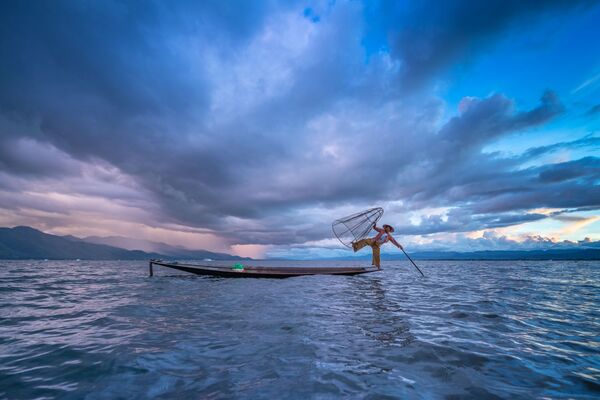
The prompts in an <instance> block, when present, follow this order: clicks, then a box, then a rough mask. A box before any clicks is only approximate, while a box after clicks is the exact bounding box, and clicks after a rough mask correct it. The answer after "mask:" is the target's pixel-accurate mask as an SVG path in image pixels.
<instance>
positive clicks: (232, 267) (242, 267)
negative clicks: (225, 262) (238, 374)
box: [231, 263, 244, 271]
mask: <svg viewBox="0 0 600 400" xmlns="http://www.w3.org/2000/svg"><path fill="white" fill-rule="evenodd" d="M231 269H234V270H236V271H243V270H244V266H243V265H242V264H239V263H236V264H233V265H232V266H231Z"/></svg>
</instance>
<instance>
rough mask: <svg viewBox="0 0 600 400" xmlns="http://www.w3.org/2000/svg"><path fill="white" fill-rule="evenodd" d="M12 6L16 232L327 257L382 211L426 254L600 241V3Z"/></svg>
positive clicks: (7, 143) (2, 177) (0, 175)
mask: <svg viewBox="0 0 600 400" xmlns="http://www.w3.org/2000/svg"><path fill="white" fill-rule="evenodd" d="M0 8H1V10H0V11H2V12H1V13H0V58H2V59H3V60H7V61H5V62H3V63H2V65H0V88H1V90H0V225H2V226H16V225H30V226H33V227H36V228H39V229H41V230H44V231H46V232H50V233H55V234H74V235H77V236H88V235H98V236H126V237H136V238H142V239H147V240H153V241H162V242H167V243H170V244H176V245H183V246H186V247H190V248H206V249H210V250H217V251H227V252H233V253H236V254H241V255H250V256H255V257H268V256H276V257H297V258H311V257H328V256H335V255H345V254H347V250H345V249H344V248H343V247H342V246H341V245H340V244H339V243H338V242H337V241H336V240H335V239H334V238H332V235H331V230H330V223H331V221H332V220H333V219H335V218H337V217H341V216H344V215H345V214H350V213H353V212H355V211H357V210H360V209H364V208H370V207H373V206H382V207H384V208H385V209H386V213H385V215H384V220H385V221H384V222H387V223H390V224H392V225H394V226H395V227H396V231H397V236H398V239H399V240H400V241H401V242H402V243H404V244H406V246H407V248H410V249H415V250H417V249H418V250H424V249H440V250H444V249H446V250H448V249H452V250H463V251H468V250H481V249H518V248H524V249H531V248H547V247H555V246H564V245H568V246H585V245H586V243H589V242H590V241H596V240H600V221H599V213H598V209H599V208H600V190H599V189H598V179H599V168H598V167H599V166H600V160H599V159H598V157H597V154H598V147H599V143H600V138H599V135H598V128H599V125H600V56H599V55H600V41H599V40H598V38H600V28H598V27H599V26H600V4H599V3H598V2H597V1H563V0H553V1H546V2H536V1H495V0H494V1H488V2H479V3H473V2H469V1H445V2H428V1H424V2H418V3H415V2H394V1H382V2H361V1H316V2H303V1H291V2H274V1H264V2H259V1H257V2H246V1H239V2H237V1H230V2H212V1H206V2H201V3H197V2H188V1H175V2H161V1H149V2H144V3H139V2H117V1H105V2H94V1H56V2H43V1H31V2H20V1H8V2H3V3H2V5H1V6H0ZM586 238H587V239H586ZM389 251H395V250H391V249H390V250H389Z"/></svg>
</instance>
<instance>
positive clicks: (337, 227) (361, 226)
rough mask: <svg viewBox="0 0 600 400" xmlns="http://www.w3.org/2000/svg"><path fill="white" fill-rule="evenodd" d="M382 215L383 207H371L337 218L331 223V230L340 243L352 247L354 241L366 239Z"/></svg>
mask: <svg viewBox="0 0 600 400" xmlns="http://www.w3.org/2000/svg"><path fill="white" fill-rule="evenodd" d="M382 215H383V208H381V207H374V208H370V209H368V210H365V211H361V212H357V213H354V214H352V215H348V216H347V217H343V218H339V219H336V220H335V221H333V223H332V224H331V230H332V231H333V234H334V235H335V237H336V238H337V239H338V240H339V241H340V243H342V244H343V245H344V246H346V247H348V248H352V242H354V241H357V240H361V239H364V238H365V237H366V236H367V235H368V234H369V232H371V229H373V227H374V226H375V224H377V221H379V219H380V218H381V216H382ZM349 234H351V235H352V238H350V237H349V236H350V235H349Z"/></svg>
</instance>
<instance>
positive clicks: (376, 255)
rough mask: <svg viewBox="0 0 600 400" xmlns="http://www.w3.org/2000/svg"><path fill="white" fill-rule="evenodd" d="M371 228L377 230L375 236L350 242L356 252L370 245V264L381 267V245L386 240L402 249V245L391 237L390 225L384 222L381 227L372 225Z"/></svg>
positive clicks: (392, 230)
mask: <svg viewBox="0 0 600 400" xmlns="http://www.w3.org/2000/svg"><path fill="white" fill-rule="evenodd" d="M373 229H374V230H376V231H377V235H376V236H375V237H373V238H366V239H362V240H359V241H357V242H352V249H353V250H354V252H355V253H356V252H357V251H359V250H360V249H362V248H363V247H365V246H371V249H372V251H373V261H372V264H373V265H375V266H376V267H377V269H381V259H380V252H381V246H382V245H384V244H385V243H387V242H392V243H393V244H394V245H395V246H396V247H398V248H399V249H402V245H401V244H400V243H398V242H397V241H396V239H394V238H393V237H392V232H394V228H393V227H392V226H391V225H387V224H385V225H383V228H379V227H377V226H376V225H374V226H373Z"/></svg>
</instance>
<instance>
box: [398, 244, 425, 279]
mask: <svg viewBox="0 0 600 400" xmlns="http://www.w3.org/2000/svg"><path fill="white" fill-rule="evenodd" d="M400 250H402V252H403V253H404V255H405V256H406V258H408V259H409V260H410V262H411V263H412V265H414V266H415V268H416V269H417V271H419V272H421V275H423V272H422V271H421V270H420V269H419V267H417V264H415V262H414V261H413V260H412V258H410V256H409V255H408V254H406V252H405V251H404V248H403V247H400ZM424 276H425V275H423V277H424Z"/></svg>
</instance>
